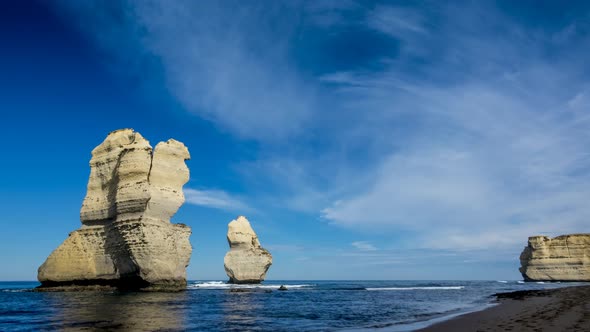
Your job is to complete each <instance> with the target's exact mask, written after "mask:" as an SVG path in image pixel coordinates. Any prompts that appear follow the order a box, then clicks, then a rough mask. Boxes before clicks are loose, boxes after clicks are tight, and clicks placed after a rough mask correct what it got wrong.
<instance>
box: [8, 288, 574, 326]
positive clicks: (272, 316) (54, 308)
mask: <svg viewBox="0 0 590 332" xmlns="http://www.w3.org/2000/svg"><path fill="white" fill-rule="evenodd" d="M37 285H38V283H36V282H0V330H1V331H30V330H34V331H40V330H65V331H89V330H109V331H110V330H121V331H187V330H189V331H373V330H375V331H408V330H412V329H416V328H420V327H424V326H426V325H428V324H430V323H432V322H436V321H439V320H443V319H446V318H448V317H451V316H454V315H458V314H461V313H465V312H469V311H474V310H479V309H482V308H485V307H487V306H490V305H491V303H492V301H493V299H494V298H493V296H492V295H493V294H494V293H498V292H509V291H515V290H525V289H547V288H556V287H563V286H570V285H576V284H572V283H561V284H559V283H524V282H522V281H507V280H498V281H496V280H494V281H313V280H309V281H285V280H277V281H266V282H264V283H263V284H261V285H230V284H227V283H225V282H223V281H190V282H189V284H188V287H187V290H186V291H184V292H178V293H141V292H32V291H31V289H33V288H34V287H36V286H37ZM281 285H285V286H286V287H287V288H288V290H287V291H279V290H278V288H279V287H280V286H281Z"/></svg>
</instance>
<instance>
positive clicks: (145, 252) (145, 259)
mask: <svg viewBox="0 0 590 332" xmlns="http://www.w3.org/2000/svg"><path fill="white" fill-rule="evenodd" d="M189 158H190V155H189V152H188V150H187V148H186V147H185V146H184V144H182V143H180V142H178V141H175V140H169V141H168V142H165V143H164V142H162V143H160V144H158V145H157V147H156V149H155V151H154V153H153V154H152V148H151V146H150V144H149V142H148V141H147V140H145V139H144V138H143V137H142V136H141V135H140V134H139V133H137V132H135V131H133V130H132V129H123V130H117V131H114V132H112V133H110V134H109V135H108V136H107V138H106V139H105V141H104V142H103V143H102V144H100V145H99V146H98V147H96V148H95V149H94V150H93V151H92V159H91V161H90V168H91V171H90V178H89V180H88V188H87V194H86V197H85V199H84V202H83V204H82V209H81V211H80V219H81V221H82V227H81V228H80V229H78V230H76V231H74V232H72V233H70V235H69V237H68V238H67V239H66V240H65V241H64V242H63V243H62V244H61V245H60V246H59V247H58V248H57V249H56V250H55V251H54V252H53V253H51V255H50V256H49V257H48V258H47V260H46V261H45V263H43V265H41V267H40V268H39V272H38V279H39V281H40V282H41V289H47V290H55V289H67V288H68V287H70V288H71V289H76V290H77V289H80V288H83V287H88V288H96V287H97V286H101V287H117V288H123V289H141V290H182V289H184V288H185V287H186V267H187V266H188V263H189V259H190V255H191V251H192V248H191V245H190V242H189V236H190V234H191V230H190V228H189V227H188V226H186V225H183V224H171V223H170V218H171V217H172V216H173V215H174V214H175V213H176V211H177V210H178V208H179V207H180V206H181V205H182V204H183V202H184V195H183V193H182V186H183V185H184V184H185V183H186V182H187V181H188V178H189V170H188V168H187V167H186V164H185V160H187V159H189Z"/></svg>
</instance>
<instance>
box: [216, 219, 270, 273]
mask: <svg viewBox="0 0 590 332" xmlns="http://www.w3.org/2000/svg"><path fill="white" fill-rule="evenodd" d="M227 242H229V247H230V250H229V252H228V253H227V254H226V255H225V259H224V260H223V262H224V265H225V272H226V273H227V276H228V277H229V282H230V283H234V284H258V283H260V282H261V281H263V280H264V278H265V276H266V271H268V268H269V267H270V266H271V265H272V256H271V254H270V253H269V252H268V251H267V250H266V249H264V248H262V247H261V246H260V242H259V241H258V236H257V235H256V233H255V232H254V230H253V229H252V226H250V222H249V221H248V219H246V217H244V216H239V217H238V218H237V219H236V220H232V221H231V222H230V223H229V225H228V230H227Z"/></svg>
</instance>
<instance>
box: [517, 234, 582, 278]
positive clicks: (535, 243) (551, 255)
mask: <svg viewBox="0 0 590 332" xmlns="http://www.w3.org/2000/svg"><path fill="white" fill-rule="evenodd" d="M520 265H521V267H520V273H521V274H522V276H523V278H524V279H525V280H527V281H590V234H571V235H562V236H558V237H555V238H552V239H551V238H549V237H546V236H531V237H529V241H528V246H526V247H525V248H524V250H523V252H522V254H521V255H520Z"/></svg>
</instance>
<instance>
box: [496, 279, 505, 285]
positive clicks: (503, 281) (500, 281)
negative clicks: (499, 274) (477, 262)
mask: <svg viewBox="0 0 590 332" xmlns="http://www.w3.org/2000/svg"><path fill="white" fill-rule="evenodd" d="M496 281H497V282H499V283H503V284H507V283H508V281H506V280H496Z"/></svg>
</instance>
